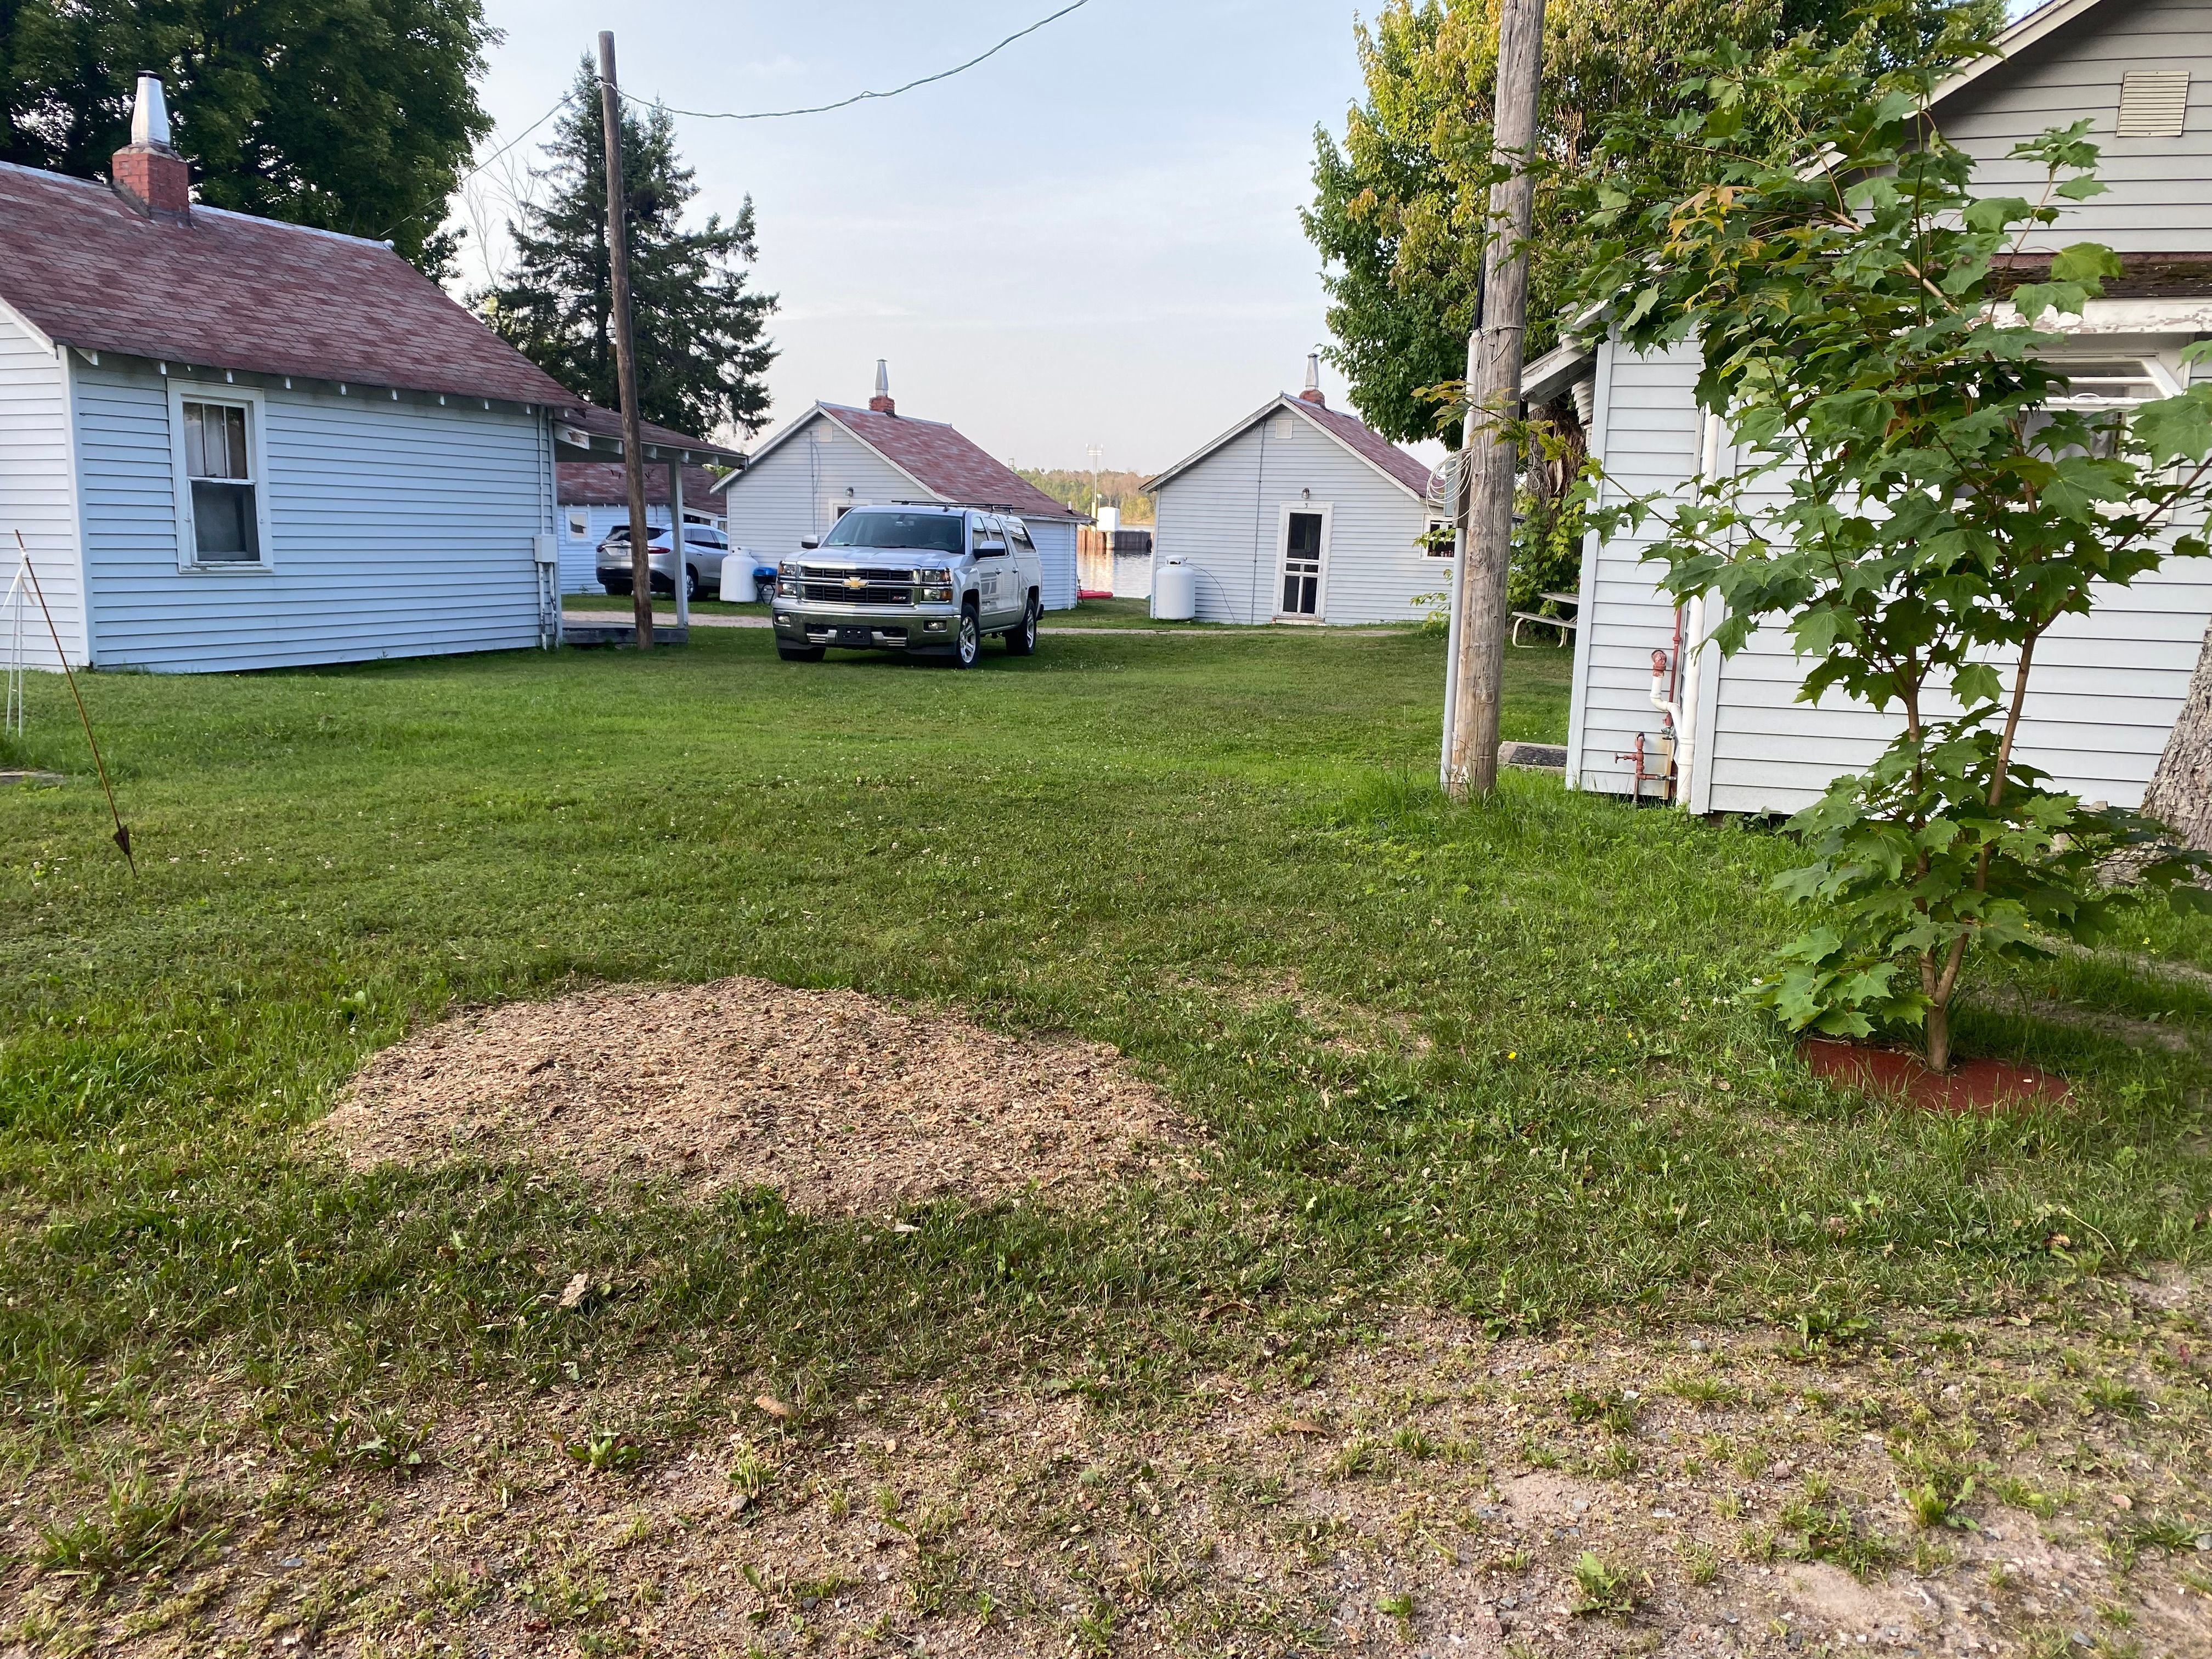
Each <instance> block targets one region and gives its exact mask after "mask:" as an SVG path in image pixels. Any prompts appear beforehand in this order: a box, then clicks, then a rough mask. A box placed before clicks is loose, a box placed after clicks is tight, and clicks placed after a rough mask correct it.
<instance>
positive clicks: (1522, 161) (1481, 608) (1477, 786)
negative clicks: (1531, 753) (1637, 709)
mask: <svg viewBox="0 0 2212 1659" xmlns="http://www.w3.org/2000/svg"><path fill="white" fill-rule="evenodd" d="M1543 52H1544V0H1504V9H1503V10H1502V11H1501V13H1500V14H1499V16H1498V94H1497V100H1496V110H1495V113H1494V115H1493V117H1492V130H1491V142H1492V154H1493V155H1496V156H1497V157H1498V160H1499V161H1500V162H1501V163H1502V164H1503V165H1504V166H1507V167H1510V168H1511V169H1512V171H1511V173H1510V174H1508V176H1506V177H1505V178H1504V179H1500V180H1499V181H1498V183H1497V184H1495V185H1492V186H1491V190H1490V207H1489V214H1488V216H1487V219H1486V222H1485V224H1484V242H1483V251H1482V314H1481V320H1480V326H1479V327H1478V328H1477V329H1476V331H1475V333H1474V337H1473V339H1472V340H1471V341H1470V342H1469V343H1468V411H1467V425H1466V428H1465V436H1464V440H1463V441H1462V444H1461V446H1460V453H1461V454H1462V457H1464V460H1463V463H1462V465H1464V467H1465V469H1466V472H1467V480H1466V483H1465V484H1464V485H1463V487H1462V490H1461V493H1460V500H1461V501H1462V510H1461V518H1460V543H1461V545H1462V547H1464V548H1465V550H1466V551H1465V553H1464V555H1463V556H1462V559H1461V561H1460V565H1461V568H1460V571H1459V582H1458V591H1457V592H1456V594H1455V605H1454V606H1453V610H1454V613H1455V614H1454V621H1455V623H1456V624H1457V626H1458V629H1459V643H1458V650H1457V653H1456V654H1455V660H1454V663H1453V668H1452V674H1451V678H1450V686H1451V707H1450V708H1449V709H1448V710H1447V711H1446V714H1445V722H1446V732H1447V745H1448V746H1447V749H1446V751H1445V752H1446V760H1445V766H1444V790H1445V793H1447V794H1449V795H1450V796H1451V797H1452V798H1453V799H1456V800H1465V799H1467V798H1468V796H1470V795H1486V794H1488V793H1490V792H1491V791H1492V789H1494V788H1496V787H1498V699H1499V696H1500V692H1501V690H1502V686H1503V682H1504V673H1505V623H1506V616H1505V575H1506V567H1507V565H1508V564H1509V563H1510V561H1511V557H1512V545H1513V494H1514V488H1515V485H1516V482H1517V474H1518V472H1519V471H1520V468H1519V460H1520V453H1519V445H1518V444H1517V443H1516V442H1515V441H1514V439H1513V438H1512V436H1511V435H1510V434H1509V433H1508V432H1507V431H1506V430H1505V423H1506V422H1510V421H1511V420H1512V419H1513V418H1514V416H1515V414H1516V405H1517V404H1519V403H1520V400H1521V352H1522V341H1523V337H1524V336H1525V334H1526V333H1527V329H1528V235H1529V229H1530V225H1531V222H1532V220H1533V218H1534V199H1535V181H1534V176H1533V174H1532V173H1531V171H1530V167H1531V164H1532V162H1533V161H1534V151H1535V143H1536V98H1537V91H1538V88H1539V86H1540V85H1541V79H1542V74H1543Z"/></svg>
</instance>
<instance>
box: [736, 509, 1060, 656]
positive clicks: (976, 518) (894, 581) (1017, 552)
mask: <svg viewBox="0 0 2212 1659" xmlns="http://www.w3.org/2000/svg"><path fill="white" fill-rule="evenodd" d="M799 548H800V552H799V556H798V557H796V558H791V559H786V560H784V561H783V562H782V563H781V565H780V566H778V568H777V569H776V576H775V602H774V604H773V605H771V606H770V611H771V613H772V615H773V616H774V617H775V653H776V655H778V656H779V657H781V658H782V659H784V660H785V661H786V662H819V661H821V660H822V653H823V649H824V648H825V647H829V646H833V645H836V646H851V647H858V648H860V649H861V650H866V651H911V652H915V653H927V654H930V655H933V656H945V657H949V658H951V660H952V662H953V663H954V664H955V665H957V666H958V667H961V668H973V667H974V666H975V664H976V662H977V661H978V660H979V659H981V655H982V651H983V636H984V635H986V634H999V635H1004V636H1005V638H1006V649H1007V650H1008V651H1010V652H1012V653H1013V654H1014V655H1015V656H1018V657H1026V656H1028V655H1029V654H1030V653H1031V652H1032V651H1034V650H1036V637H1037V614H1038V611H1039V609H1040V607H1039V605H1038V595H1039V593H1040V592H1041V590H1042V587H1043V585H1044V563H1043V561H1042V560H1041V559H1040V558H1039V557H1038V556H1037V550H1036V543H1034V542H1032V541H1031V540H1030V532H1029V526H1026V525H1024V523H1023V522H1022V521H1021V520H1019V519H1015V518H1006V517H1001V516H1000V515H999V514H997V513H978V512H975V511H973V510H972V509H969V508H967V507H854V508H853V509H852V510H850V511H849V512H848V513H846V514H845V516H844V517H843V518H842V519H840V520H837V523H836V527H835V528H834V529H832V530H831V531H830V532H829V535H828V536H826V537H823V538H821V539H820V540H818V541H817V539H816V538H814V537H811V536H809V537H807V538H805V539H804V540H803V541H801V542H800V543H799Z"/></svg>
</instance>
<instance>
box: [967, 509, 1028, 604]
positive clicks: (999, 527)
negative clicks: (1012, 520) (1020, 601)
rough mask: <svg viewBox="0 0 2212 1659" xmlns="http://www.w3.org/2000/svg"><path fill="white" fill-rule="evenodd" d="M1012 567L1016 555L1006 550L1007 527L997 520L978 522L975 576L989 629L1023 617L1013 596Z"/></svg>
mask: <svg viewBox="0 0 2212 1659" xmlns="http://www.w3.org/2000/svg"><path fill="white" fill-rule="evenodd" d="M1013 565H1014V561H1013V555H1012V553H1011V552H1009V551H1008V550H1007V547H1006V526H1005V524H1004V523H1002V522H1001V521H1000V520H997V519H982V520H978V521H977V529H976V531H975V573H976V585H977V591H978V592H980V594H981V610H982V613H983V626H984V627H986V628H1004V627H1005V626H1006V624H1007V623H1010V622H1012V620H1013V619H1014V618H1015V617H1018V616H1019V615H1020V614H1021V612H1020V611H1018V609H1017V608H1016V600H1015V599H1014V598H1013V597H1012V595H1013V587H1014V568H1013Z"/></svg>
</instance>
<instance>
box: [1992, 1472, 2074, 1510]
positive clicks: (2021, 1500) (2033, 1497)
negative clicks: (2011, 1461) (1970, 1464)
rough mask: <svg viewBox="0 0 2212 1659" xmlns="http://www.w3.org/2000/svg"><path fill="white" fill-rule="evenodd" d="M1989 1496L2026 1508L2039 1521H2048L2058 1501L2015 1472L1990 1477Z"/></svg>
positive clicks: (2022, 1508) (2000, 1501)
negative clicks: (2030, 1484)
mask: <svg viewBox="0 0 2212 1659" xmlns="http://www.w3.org/2000/svg"><path fill="white" fill-rule="evenodd" d="M1989 1492H1990V1497H1992V1498H1996V1500H1997V1502H1998V1503H2000V1504H2010V1505H2011V1506H2012V1507H2013V1508H2014V1509H2016V1510H2027V1512H2028V1513H2029V1514H2030V1515H2032V1516H2034V1517H2035V1518H2036V1519H2037V1520H2039V1521H2048V1520H2049V1519H2051V1516H2054V1515H2056V1514H2057V1513H2058V1503H2057V1499H2056V1498H2052V1497H2051V1495H2050V1494H2049V1493H2047V1492H2039V1491H2037V1490H2036V1489H2035V1488H2034V1487H2033V1486H2029V1485H2028V1484H2027V1481H2025V1480H2021V1478H2020V1477H2019V1476H2018V1475H2016V1474H1995V1475H1991V1476H1990V1481H1989Z"/></svg>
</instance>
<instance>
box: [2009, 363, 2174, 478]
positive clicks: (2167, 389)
mask: <svg viewBox="0 0 2212 1659" xmlns="http://www.w3.org/2000/svg"><path fill="white" fill-rule="evenodd" d="M2045 362H2046V366H2047V367H2049V368H2053V369H2056V370H2057V371H2058V372H2059V373H2061V374H2064V375H2065V376H2066V384H2065V386H2063V388H2059V389H2057V390H2055V391H2054V392H2053V394H2052V396H2051V399H2050V407H2051V409H2052V410H2073V411H2074V412H2075V413H2077V414H2079V415H2081V416H2083V417H2084V418H2085V419H2086V420H2087V422H2088V423H2089V425H2090V427H2091V428H2092V429H2093V431H2095V432H2096V433H2097V435H2098V441H2097V444H2096V453H2099V454H2100V455H2109V454H2111V453H2112V448H2113V444H2114V440H2115V439H2116V438H2117V437H2118V435H2119V433H2120V432H2121V431H2122V430H2123V429H2124V428H2125V426H2126V424H2127V421H2128V417H2129V416H2130V415H2132V414H2133V413H2134V412H2135V410H2136V409H2137V408H2138V407H2139V406H2141V405H2142V404H2147V403H2152V402H2154V401H2155V400H2157V399H2158V398H2170V397H2172V396H2174V395H2176V394H2177V393H2179V392H2180V391H2181V390H2182V386H2181V382H2180V381H2179V380H2178V379H2177V378H2176V377H2175V376H2174V374H2173V373H2172V371H2171V370H2170V369H2168V368H2166V365H2165V364H2163V363H2161V362H2159V360H2158V359H2157V358H2155V357H2138V356H2112V357H2102V356H2098V357H2092V356H2086V355H2084V356H2070V355H2065V356H2052V357H2050V358H2048V359H2046V360H2045ZM2048 424H2049V416H2039V417H2037V418H2036V419H2035V421H2034V422H2033V427H2032V428H2031V431H2030V435H2031V436H2033V430H2034V429H2036V428H2041V427H2044V426H2045V425H2048Z"/></svg>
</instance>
